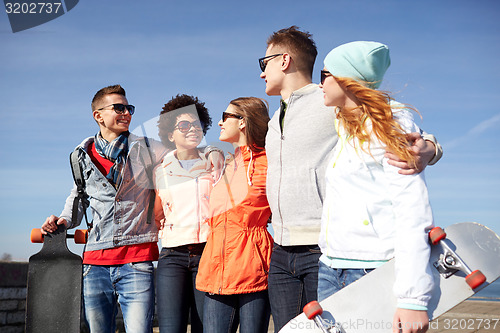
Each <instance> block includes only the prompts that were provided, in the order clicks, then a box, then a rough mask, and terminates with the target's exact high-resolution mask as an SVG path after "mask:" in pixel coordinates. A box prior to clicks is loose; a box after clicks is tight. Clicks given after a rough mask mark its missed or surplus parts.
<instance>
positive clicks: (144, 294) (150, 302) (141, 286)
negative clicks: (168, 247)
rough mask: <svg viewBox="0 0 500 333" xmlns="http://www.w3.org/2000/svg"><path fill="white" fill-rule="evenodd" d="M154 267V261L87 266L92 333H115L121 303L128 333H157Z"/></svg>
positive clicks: (85, 286)
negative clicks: (154, 331) (154, 318)
mask: <svg viewBox="0 0 500 333" xmlns="http://www.w3.org/2000/svg"><path fill="white" fill-rule="evenodd" d="M153 272H154V267H153V263H152V262H151V261H147V262H139V263H131V264H124V265H116V266H96V265H84V268H83V303H84V312H85V320H86V322H87V324H88V325H89V328H90V332H91V333H101V332H102V333H114V332H115V329H116V314H117V312H118V303H119V304H120V307H121V310H122V313H123V321H124V323H125V329H126V331H127V332H134V333H135V332H144V333H151V332H153V315H154V299H155V294H154V277H153Z"/></svg>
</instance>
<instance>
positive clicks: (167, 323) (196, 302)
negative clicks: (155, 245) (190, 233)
mask: <svg viewBox="0 0 500 333" xmlns="http://www.w3.org/2000/svg"><path fill="white" fill-rule="evenodd" d="M204 247H205V243H202V244H190V245H184V246H179V247H175V248H163V249H162V250H161V253H160V259H159V260H158V267H157V269H156V290H157V291H156V299H157V307H158V321H159V326H160V332H161V333H166V332H169V333H177V332H179V333H181V332H182V333H185V332H186V330H187V324H188V316H189V313H190V312H191V332H193V333H194V332H200V333H201V332H203V325H202V318H203V301H204V299H205V293H204V292H201V291H198V290H197V289H196V274H197V273H198V264H199V262H200V258H201V254H202V252H203V248H204Z"/></svg>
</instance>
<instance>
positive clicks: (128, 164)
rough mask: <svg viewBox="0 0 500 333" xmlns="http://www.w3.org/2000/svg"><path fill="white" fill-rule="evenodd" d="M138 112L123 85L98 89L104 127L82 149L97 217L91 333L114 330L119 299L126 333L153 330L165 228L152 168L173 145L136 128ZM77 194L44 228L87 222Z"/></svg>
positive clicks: (89, 260) (96, 106)
mask: <svg viewBox="0 0 500 333" xmlns="http://www.w3.org/2000/svg"><path fill="white" fill-rule="evenodd" d="M134 110H135V108H134V106H132V105H129V104H128V101H127V98H126V97H125V90H124V89H123V88H122V87H121V86H120V85H114V86H109V87H105V88H103V89H101V90H99V91H98V92H97V93H96V95H95V96H94V99H93V100H92V114H93V117H94V120H95V121H96V122H97V124H98V125H99V132H98V133H97V134H96V135H95V136H92V137H89V138H87V139H85V140H84V141H83V142H82V143H81V144H80V145H79V146H78V147H76V149H75V150H76V151H77V152H78V161H79V164H80V166H81V169H82V171H83V177H84V180H85V184H86V186H85V190H86V193H87V194H88V196H89V201H90V208H91V211H92V217H93V227H92V229H91V230H90V233H89V239H88V243H87V245H86V248H85V252H84V253H83V263H84V269H83V274H84V278H83V300H84V310H85V319H86V321H87V323H88V325H89V327H90V330H91V332H110V333H111V332H115V326H116V322H115V316H116V311H117V301H118V303H120V306H121V309H122V312H123V318H124V322H125V328H126V330H127V331H130V332H148V333H149V332H152V322H153V315H154V298H155V294H154V285H153V263H152V261H154V260H158V245H157V240H158V230H157V228H156V225H155V223H154V220H150V219H152V216H151V214H150V213H149V209H148V207H149V202H150V197H151V192H152V186H151V183H150V179H149V175H148V174H149V170H148V168H152V164H154V165H156V164H157V163H158V161H160V160H161V158H162V157H163V155H164V154H165V153H166V148H165V147H164V146H163V145H162V144H160V143H159V142H157V141H154V140H147V141H146V140H145V138H143V137H137V136H135V135H133V134H131V133H129V131H128V129H129V125H130V121H131V119H132V114H133V113H134ZM147 142H148V143H147ZM148 150H149V151H148ZM76 196H77V190H76V186H75V187H74V188H73V190H72V192H71V194H70V195H69V197H68V199H67V200H66V205H65V207H64V210H63V212H62V213H61V215H60V216H59V217H56V216H54V215H52V216H50V217H48V218H47V220H46V221H45V223H44V224H43V225H42V230H43V231H44V232H54V231H55V230H56V229H57V225H60V224H64V225H66V226H67V227H68V228H74V227H76V226H78V225H79V224H80V222H81V219H82V216H83V209H82V207H81V206H80V209H79V213H78V218H76V220H72V205H73V199H74V198H75V197H76Z"/></svg>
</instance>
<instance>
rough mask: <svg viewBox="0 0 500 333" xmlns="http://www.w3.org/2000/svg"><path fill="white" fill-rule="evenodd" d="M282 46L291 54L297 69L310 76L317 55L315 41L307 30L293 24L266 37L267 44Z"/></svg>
mask: <svg viewBox="0 0 500 333" xmlns="http://www.w3.org/2000/svg"><path fill="white" fill-rule="evenodd" d="M270 45H273V46H278V47H284V48H285V49H287V50H288V52H289V53H291V55H292V59H293V60H294V61H295V64H296V66H297V69H298V70H299V71H301V72H303V73H306V74H308V75H309V76H310V77H311V78H312V72H313V68H314V62H315V61H316V56H317V55H318V50H317V49H316V43H315V42H314V40H313V39H312V35H311V34H310V33H309V32H307V31H300V30H299V28H298V27H297V26H295V25H292V26H291V27H289V28H285V29H281V30H279V31H276V32H274V33H273V34H272V35H271V36H269V38H268V39H267V46H268V47H269V46H270Z"/></svg>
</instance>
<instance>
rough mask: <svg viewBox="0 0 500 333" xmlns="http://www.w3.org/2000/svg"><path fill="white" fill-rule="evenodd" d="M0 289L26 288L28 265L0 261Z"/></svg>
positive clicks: (25, 263)
mask: <svg viewBox="0 0 500 333" xmlns="http://www.w3.org/2000/svg"><path fill="white" fill-rule="evenodd" d="M0 276H1V277H2V278H1V279H0V288H5V287H26V281H28V263H27V262H15V261H12V262H10V261H0Z"/></svg>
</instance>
